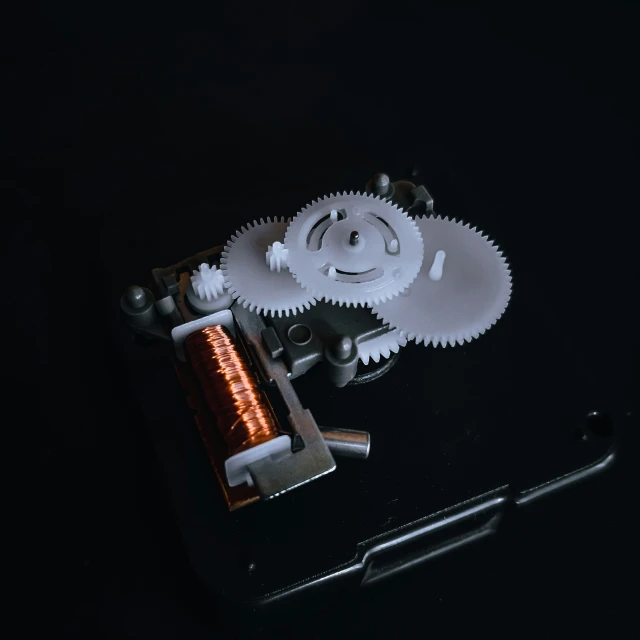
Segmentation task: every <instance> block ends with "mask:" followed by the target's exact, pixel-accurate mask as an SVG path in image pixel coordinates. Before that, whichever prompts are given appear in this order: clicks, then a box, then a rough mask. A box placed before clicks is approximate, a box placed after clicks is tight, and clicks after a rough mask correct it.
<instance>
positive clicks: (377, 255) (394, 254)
mask: <svg viewBox="0 0 640 640" xmlns="http://www.w3.org/2000/svg"><path fill="white" fill-rule="evenodd" d="M284 244H285V248H286V249H288V251H289V270H290V271H291V273H293V275H294V277H295V278H296V280H297V281H298V282H299V283H300V284H301V285H302V286H303V287H305V288H306V289H307V290H308V291H309V293H311V294H312V295H313V296H314V297H315V298H318V299H319V300H326V301H327V302H332V303H333V304H339V305H341V306H342V305H346V306H351V305H355V306H357V305H362V306H366V305H369V304H377V303H381V302H383V301H385V300H390V299H391V298H393V297H394V296H397V295H398V294H399V293H400V292H401V291H404V290H405V289H406V288H407V287H408V286H409V285H410V284H411V283H412V282H413V280H414V279H415V278H416V276H417V275H418V272H419V271H420V266H421V265H422V257H423V250H424V248H423V242H422V236H421V234H420V231H419V230H418V227H417V226H416V223H415V222H414V220H413V219H411V218H409V216H408V215H407V214H406V213H404V212H403V211H402V209H399V208H398V207H397V206H396V205H393V204H391V203H390V202H388V201H387V200H384V199H382V198H380V197H379V196H372V195H363V194H360V193H353V191H352V192H351V193H343V194H339V195H333V194H331V195H330V196H328V197H325V198H322V199H321V200H314V201H313V202H312V203H311V204H309V205H307V206H306V207H305V208H304V209H302V211H300V213H298V215H297V216H296V217H295V218H294V219H293V221H292V222H291V224H290V225H289V228H288V229H287V233H286V235H285V241H284Z"/></svg>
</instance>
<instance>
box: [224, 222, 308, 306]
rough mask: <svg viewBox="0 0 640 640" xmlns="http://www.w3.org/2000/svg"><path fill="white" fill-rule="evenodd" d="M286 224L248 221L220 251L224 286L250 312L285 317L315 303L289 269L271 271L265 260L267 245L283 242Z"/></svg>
mask: <svg viewBox="0 0 640 640" xmlns="http://www.w3.org/2000/svg"><path fill="white" fill-rule="evenodd" d="M287 224H288V221H286V220H285V219H284V218H282V219H281V220H278V219H277V218H276V219H274V220H273V221H272V220H271V218H267V219H266V221H265V220H262V219H261V220H259V221H257V222H254V223H253V224H251V223H250V224H248V225H246V226H245V227H242V229H241V230H240V231H237V232H236V233H235V234H233V235H232V236H231V239H230V240H229V241H228V242H227V244H226V246H225V248H224V250H223V252H222V256H221V258H220V264H221V269H222V273H223V274H224V279H225V286H226V287H227V288H228V290H229V293H230V294H231V295H232V296H233V298H234V300H236V301H237V303H238V304H241V305H242V306H243V307H245V308H247V307H248V308H249V310H250V311H255V312H256V313H264V314H265V315H268V314H270V315H272V316H275V315H278V316H283V315H284V316H288V315H289V313H293V314H294V315H295V314H296V313H297V312H298V311H300V312H301V313H302V312H303V311H304V310H305V309H310V308H311V305H315V304H316V300H315V299H314V298H313V296H312V295H310V294H309V293H308V292H307V291H305V290H304V289H303V288H302V287H301V286H300V285H299V284H298V283H297V282H296V280H295V278H294V277H293V276H292V275H291V273H289V271H287V270H286V269H283V270H281V271H271V269H270V267H269V265H268V264H266V263H265V255H266V253H267V249H268V247H269V246H270V245H273V244H274V243H276V242H282V240H283V238H284V234H285V231H286V229H287Z"/></svg>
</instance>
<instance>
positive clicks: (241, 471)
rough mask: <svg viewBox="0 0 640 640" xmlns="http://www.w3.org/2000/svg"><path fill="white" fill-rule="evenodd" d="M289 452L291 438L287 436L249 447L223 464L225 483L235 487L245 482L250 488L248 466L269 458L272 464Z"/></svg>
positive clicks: (250, 480)
mask: <svg viewBox="0 0 640 640" xmlns="http://www.w3.org/2000/svg"><path fill="white" fill-rule="evenodd" d="M290 452H291V438H290V437H289V436H287V435H283V436H278V437H277V438H274V439H273V440H267V442H263V443H262V444H259V445H258V446H257V447H251V449H247V450H246V451H241V452H240V453H236V455H235V456H231V457H230V458H229V459H228V460H227V461H226V462H225V463H224V467H225V470H226V472H227V482H228V483H229V486H230V487H237V486H238V485H240V484H244V483H245V482H246V483H247V484H248V485H249V486H250V487H252V486H253V479H252V478H251V474H250V473H249V469H248V466H249V465H250V464H252V463H253V462H257V461H258V460H263V459H264V458H271V459H272V460H273V461H274V463H275V462H276V461H277V460H278V459H279V458H281V457H282V456H284V455H285V454H286V453H290Z"/></svg>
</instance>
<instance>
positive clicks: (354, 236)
mask: <svg viewBox="0 0 640 640" xmlns="http://www.w3.org/2000/svg"><path fill="white" fill-rule="evenodd" d="M358 240H360V234H359V233H358V232H357V231H352V232H351V235H350V236H349V244H350V245H351V246H353V247H355V246H356V245H357V244H358Z"/></svg>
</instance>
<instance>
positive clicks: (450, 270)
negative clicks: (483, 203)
mask: <svg viewBox="0 0 640 640" xmlns="http://www.w3.org/2000/svg"><path fill="white" fill-rule="evenodd" d="M416 223H417V225H418V228H419V229H420V231H421V232H422V235H423V237H424V243H425V248H424V262H423V264H422V269H421V270H420V273H419V274H418V277H417V278H416V279H415V281H414V282H413V284H412V285H411V287H410V288H409V289H407V290H406V291H405V292H404V293H402V294H400V295H399V296H398V297H396V298H394V299H393V300H391V301H389V302H385V303H383V304H378V305H375V306H374V307H373V312H374V313H375V314H376V315H377V316H378V318H380V319H381V320H382V321H383V322H384V323H388V324H389V325H390V326H391V327H393V328H397V329H399V330H401V331H402V332H403V334H404V335H405V336H406V337H407V338H408V339H409V340H415V341H416V342H417V343H418V344H420V343H421V342H423V343H424V344H425V345H428V344H433V345H434V346H437V345H438V344H441V345H442V346H443V347H444V346H446V345H447V344H449V345H451V346H454V345H455V344H456V343H457V344H464V342H465V341H466V342H470V341H471V340H472V339H474V338H477V337H478V336H480V334H483V333H484V332H485V331H486V330H487V329H489V328H490V327H491V326H493V325H494V324H495V323H496V322H497V321H498V319H499V318H500V317H501V316H502V314H503V313H504V311H505V309H506V308H507V305H508V303H509V299H510V297H511V275H510V271H509V266H508V265H507V260H506V258H505V257H504V256H503V255H502V252H501V251H500V250H499V249H498V248H497V247H496V246H495V245H494V243H493V242H492V241H490V240H489V239H488V238H487V236H486V235H483V234H482V233H481V232H480V231H478V230H476V229H475V228H471V227H470V226H469V225H468V224H464V223H463V222H457V221H456V220H449V219H448V218H441V217H440V216H436V217H434V216H429V217H421V218H417V219H416ZM442 252H444V255H443V253H442Z"/></svg>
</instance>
